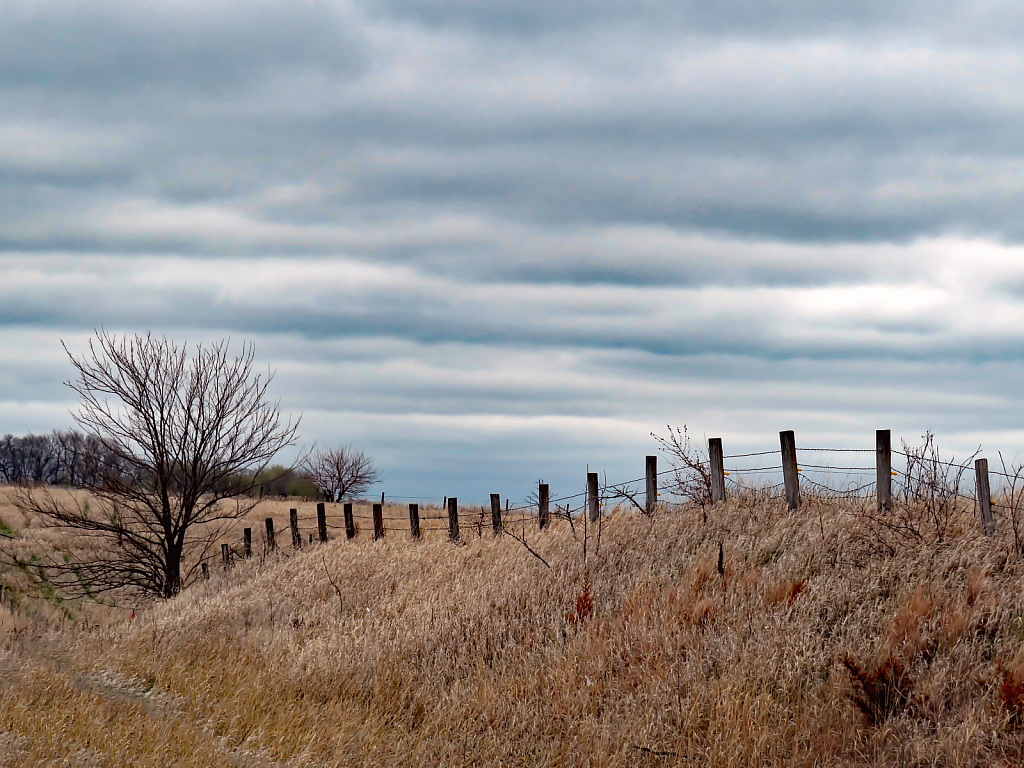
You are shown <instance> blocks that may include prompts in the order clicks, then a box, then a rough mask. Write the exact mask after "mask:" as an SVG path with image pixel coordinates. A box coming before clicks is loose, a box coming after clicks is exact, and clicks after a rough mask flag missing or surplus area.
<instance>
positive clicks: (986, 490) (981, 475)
mask: <svg viewBox="0 0 1024 768" xmlns="http://www.w3.org/2000/svg"><path fill="white" fill-rule="evenodd" d="M974 485H975V489H976V490H977V496H978V513H979V516H980V517H981V530H983V531H984V532H985V535H986V536H991V535H992V534H994V533H995V532H996V521H995V519H994V518H993V517H992V490H991V488H990V486H989V484H988V459H977V460H976V461H975V462H974Z"/></svg>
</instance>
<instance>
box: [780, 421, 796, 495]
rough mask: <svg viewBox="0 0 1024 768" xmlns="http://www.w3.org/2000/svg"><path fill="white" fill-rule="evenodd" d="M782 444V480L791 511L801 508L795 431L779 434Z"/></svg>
mask: <svg viewBox="0 0 1024 768" xmlns="http://www.w3.org/2000/svg"><path fill="white" fill-rule="evenodd" d="M779 441H780V442H781V443H782V479H783V480H784V481H785V483H786V503H787V504H788V505H789V508H790V510H794V509H797V508H798V507H799V506H800V474H799V470H798V469H797V466H798V465H797V463H796V435H794V434H793V430H791V429H789V430H786V431H785V432H779Z"/></svg>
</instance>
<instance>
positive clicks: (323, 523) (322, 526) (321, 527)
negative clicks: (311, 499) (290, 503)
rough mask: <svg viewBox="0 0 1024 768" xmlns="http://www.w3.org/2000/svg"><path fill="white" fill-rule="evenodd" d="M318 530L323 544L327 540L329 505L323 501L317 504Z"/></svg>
mask: <svg viewBox="0 0 1024 768" xmlns="http://www.w3.org/2000/svg"><path fill="white" fill-rule="evenodd" d="M316 532H317V535H319V536H320V543H321V544H323V543H324V542H326V541H327V507H326V506H325V505H324V503H323V502H322V501H321V502H320V503H319V504H317V505H316Z"/></svg>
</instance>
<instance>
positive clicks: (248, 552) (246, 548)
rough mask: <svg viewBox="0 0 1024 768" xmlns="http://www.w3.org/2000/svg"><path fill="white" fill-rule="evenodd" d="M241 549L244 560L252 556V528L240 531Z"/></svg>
mask: <svg viewBox="0 0 1024 768" xmlns="http://www.w3.org/2000/svg"><path fill="white" fill-rule="evenodd" d="M242 551H243V552H244V553H245V559H246V560H248V559H249V558H250V557H252V528H246V529H245V530H244V531H242Z"/></svg>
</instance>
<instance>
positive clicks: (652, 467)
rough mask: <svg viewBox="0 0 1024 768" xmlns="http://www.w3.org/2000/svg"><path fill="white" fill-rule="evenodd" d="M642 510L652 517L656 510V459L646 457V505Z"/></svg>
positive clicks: (655, 457) (654, 457)
mask: <svg viewBox="0 0 1024 768" xmlns="http://www.w3.org/2000/svg"><path fill="white" fill-rule="evenodd" d="M645 506H646V509H645V510H644V511H645V512H646V513H647V514H648V515H653V514H654V510H655V509H657V508H658V457H657V456H648V457H647V504H646V505H645Z"/></svg>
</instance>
